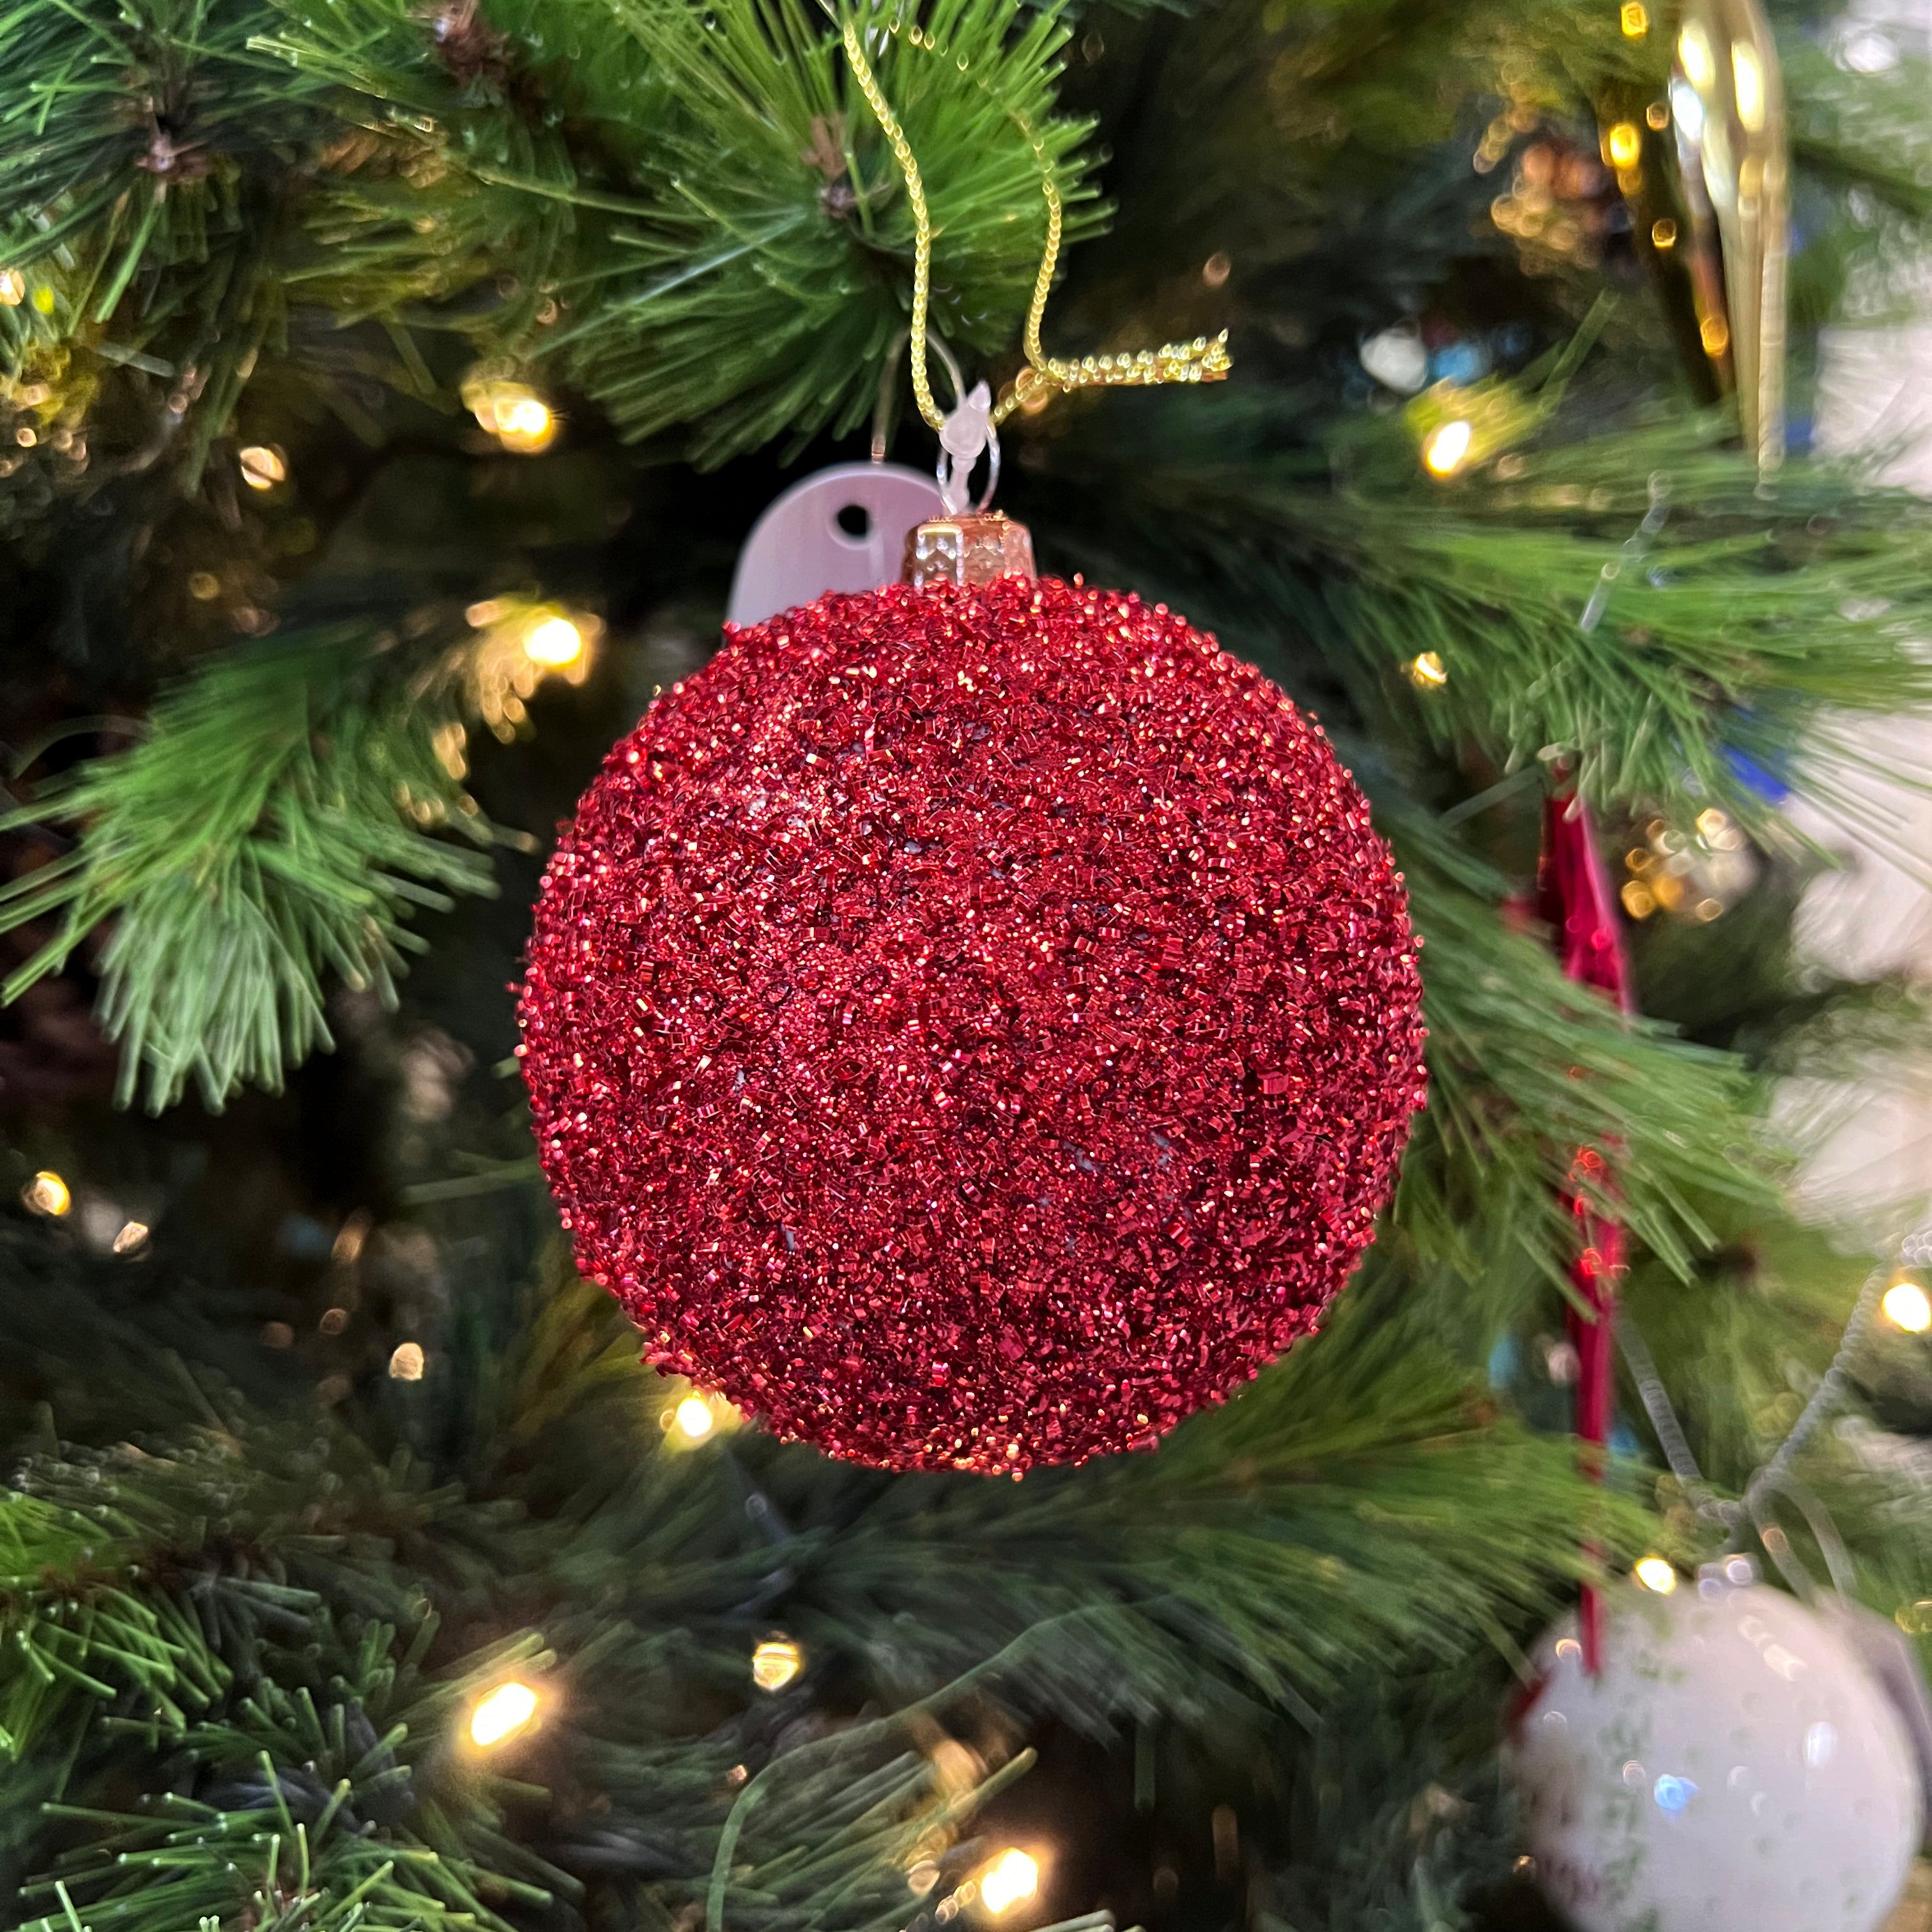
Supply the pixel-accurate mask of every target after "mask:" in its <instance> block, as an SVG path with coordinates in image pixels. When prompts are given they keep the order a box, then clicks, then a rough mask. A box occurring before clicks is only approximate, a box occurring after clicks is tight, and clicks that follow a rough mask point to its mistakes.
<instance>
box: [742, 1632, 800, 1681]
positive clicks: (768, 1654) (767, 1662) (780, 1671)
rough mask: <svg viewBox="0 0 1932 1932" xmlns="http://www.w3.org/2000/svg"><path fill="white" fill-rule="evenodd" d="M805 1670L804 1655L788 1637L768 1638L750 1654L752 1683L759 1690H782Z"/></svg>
mask: <svg viewBox="0 0 1932 1932" xmlns="http://www.w3.org/2000/svg"><path fill="white" fill-rule="evenodd" d="M804 1668H805V1653H804V1652H803V1651H802V1650H800V1649H799V1647H798V1646H797V1645H796V1644H795V1643H793V1642H792V1640H791V1639H790V1637H766V1640H764V1642H763V1643H761V1644H760V1645H759V1646H758V1647H757V1649H756V1650H754V1651H753V1652H752V1653H751V1682H753V1683H754V1684H755V1685H757V1687H758V1688H759V1689H760V1691H782V1690H783V1689H784V1688H785V1686H786V1685H787V1684H789V1683H790V1682H791V1681H792V1679H793V1678H794V1677H796V1676H797V1675H798V1673H799V1672H800V1671H801V1670H803V1669H804Z"/></svg>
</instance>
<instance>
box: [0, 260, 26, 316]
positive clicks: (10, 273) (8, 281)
mask: <svg viewBox="0 0 1932 1932" xmlns="http://www.w3.org/2000/svg"><path fill="white" fill-rule="evenodd" d="M26 299H27V278H26V276H25V275H22V274H21V272H20V270H19V269H0V305H4V306H5V307H6V308H19V307H20V305H21V304H22V303H23V302H25V301H26Z"/></svg>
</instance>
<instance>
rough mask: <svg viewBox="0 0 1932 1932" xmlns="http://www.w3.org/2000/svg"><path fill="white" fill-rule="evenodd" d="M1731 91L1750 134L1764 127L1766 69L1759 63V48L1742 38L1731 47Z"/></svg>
mask: <svg viewBox="0 0 1932 1932" xmlns="http://www.w3.org/2000/svg"><path fill="white" fill-rule="evenodd" d="M1731 92H1732V94H1733V96H1734V98H1736V101H1737V104H1738V118H1739V121H1742V123H1743V124H1744V126H1745V131H1746V132H1747V133H1752V134H1756V133H1760V132H1761V131H1762V130H1763V127H1764V69H1763V67H1762V66H1760V65H1759V62H1758V57H1757V49H1756V48H1755V47H1753V46H1748V45H1746V43H1745V42H1744V41H1742V40H1738V41H1735V42H1733V44H1732V47H1731Z"/></svg>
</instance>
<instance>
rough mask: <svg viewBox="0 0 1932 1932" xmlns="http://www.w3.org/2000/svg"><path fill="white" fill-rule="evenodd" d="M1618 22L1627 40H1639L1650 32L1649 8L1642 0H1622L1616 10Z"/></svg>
mask: <svg viewBox="0 0 1932 1932" xmlns="http://www.w3.org/2000/svg"><path fill="white" fill-rule="evenodd" d="M1617 21H1618V24H1619V26H1622V28H1623V30H1624V38H1625V40H1642V39H1643V37H1644V35H1645V34H1647V33H1649V31H1650V10H1649V8H1648V7H1646V6H1645V5H1644V4H1643V0H1624V4H1623V5H1622V7H1619V9H1618V10H1617Z"/></svg>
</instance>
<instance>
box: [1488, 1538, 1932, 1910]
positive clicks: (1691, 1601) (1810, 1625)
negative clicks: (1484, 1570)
mask: <svg viewBox="0 0 1932 1932" xmlns="http://www.w3.org/2000/svg"><path fill="white" fill-rule="evenodd" d="M1752 1576H1753V1572H1752V1571H1751V1566H1750V1565H1749V1564H1748V1562H1745V1561H1743V1560H1742V1559H1731V1560H1730V1563H1729V1564H1727V1565H1724V1566H1720V1565H1709V1566H1707V1568H1706V1571H1705V1572H1704V1573H1703V1576H1702V1577H1700V1579H1699V1580H1698V1581H1697V1583H1695V1584H1692V1583H1688V1582H1680V1583H1679V1585H1678V1586H1677V1588H1676V1589H1675V1590H1674V1591H1673V1592H1670V1594H1669V1595H1658V1594H1656V1593H1655V1592H1652V1591H1649V1590H1646V1589H1641V1588H1640V1587H1638V1586H1637V1585H1635V1584H1631V1585H1629V1586H1627V1587H1624V1588H1621V1589H1616V1590H1614V1591H1612V1592H1608V1593H1607V1595H1606V1597H1605V1600H1604V1641H1603V1658H1602V1664H1603V1668H1602V1672H1601V1675H1600V1676H1595V1677H1592V1676H1590V1675H1589V1673H1586V1671H1585V1670H1584V1668H1583V1649H1582V1646H1581V1645H1580V1643H1579V1641H1578V1639H1577V1626H1576V1620H1575V1619H1574V1618H1571V1619H1568V1620H1566V1622H1564V1623H1562V1624H1560V1625H1558V1626H1557V1627H1556V1629H1554V1630H1553V1631H1551V1632H1550V1634H1549V1636H1548V1637H1546V1638H1545V1639H1544V1643H1543V1644H1542V1646H1541V1648H1540V1649H1539V1650H1538V1654H1537V1658H1536V1663H1537V1668H1538V1673H1539V1679H1540V1681H1539V1682H1538V1686H1537V1688H1536V1689H1535V1692H1534V1694H1532V1696H1531V1697H1529V1699H1528V1700H1526V1704H1525V1706H1523V1709H1521V1710H1520V1712H1519V1713H1518V1715H1517V1718H1515V1720H1514V1725H1513V1735H1512V1739H1511V1746H1510V1753H1509V1755H1510V1761H1511V1771H1512V1773H1513V1775H1514V1779H1515V1781H1516V1784H1517V1789H1518V1790H1519V1791H1520V1793H1521V1795H1522V1797H1523V1805H1524V1808H1525V1811H1526V1814H1527V1822H1528V1826H1529V1844H1530V1849H1531V1850H1532V1852H1533V1853H1534V1854H1535V1858H1536V1864H1537V1871H1538V1879H1539V1880H1540V1882H1541V1884H1542V1885H1543V1887H1544V1890H1545V1891H1546V1892H1547V1894H1549V1896H1550V1897H1551V1899H1552V1900H1553V1901H1554V1902H1555V1903H1556V1904H1558V1905H1559V1906H1561V1907H1562V1909H1563V1910H1564V1911H1565V1912H1566V1913H1567V1914H1568V1915H1569V1917H1570V1918H1571V1919H1572V1920H1574V1922H1575V1923H1576V1924H1577V1926H1578V1927H1580V1932H1873V1928H1874V1927H1876V1926H1877V1925H1878V1924H1879V1922H1880V1921H1881V1920H1882V1919H1883V1918H1884V1917H1885V1914H1886V1912H1888V1910H1889V1909H1890V1908H1891V1905H1892V1903H1893V1902H1894V1900H1896V1898H1897V1896H1898V1894H1899V1891H1900V1888H1901V1887H1902V1885H1903V1882H1904V1879H1905V1875H1906V1869H1907V1867H1908V1866H1909V1864H1910V1861H1911V1859H1912V1854H1913V1853H1914V1852H1915V1851H1916V1850H1917V1849H1918V1838H1919V1826H1920V1818H1921V1800H1920V1788H1919V1778H1918V1766H1917V1765H1916V1763H1915V1760H1914V1759H1913V1757H1912V1751H1911V1748H1910V1746H1909V1744H1908V1742H1907V1741H1906V1733H1905V1730H1904V1727H1903V1725H1902V1724H1900V1721H1899V1718H1898V1717H1897V1714H1896V1713H1895V1712H1894V1710H1893V1708H1892V1706H1891V1704H1890V1703H1888V1701H1887V1700H1886V1697H1885V1694H1884V1692H1883V1691H1882V1690H1881V1689H1880V1688H1879V1685H1877V1684H1876V1682H1874V1681H1873V1678H1872V1676H1871V1675H1870V1673H1869V1672H1868V1671H1867V1670H1866V1669H1865V1667H1864V1665H1863V1664H1861V1662H1860V1661H1859V1660H1858V1658H1857V1656H1856V1655H1855V1654H1854V1653H1853V1652H1852V1649H1851V1647H1850V1646H1849V1645H1848V1644H1847V1643H1846V1641H1845V1640H1844V1638H1843V1637H1842V1636H1841V1634H1839V1633H1838V1631H1836V1630H1835V1629H1834V1628H1832V1625H1830V1624H1829V1623H1828V1622H1826V1620H1825V1619H1823V1618H1821V1617H1820V1616H1817V1614H1815V1613H1814V1612H1812V1611H1811V1610H1808V1609H1807V1608H1806V1607H1805V1606H1804V1605H1803V1604H1801V1603H1799V1602H1798V1601H1797V1600H1796V1598H1792V1597H1788V1596H1787V1595H1784V1593H1783V1592H1781V1591H1778V1590H1773V1589H1768V1588H1766V1586H1763V1585H1762V1584H1759V1583H1755V1582H1754V1581H1752V1580H1751V1578H1752Z"/></svg>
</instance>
